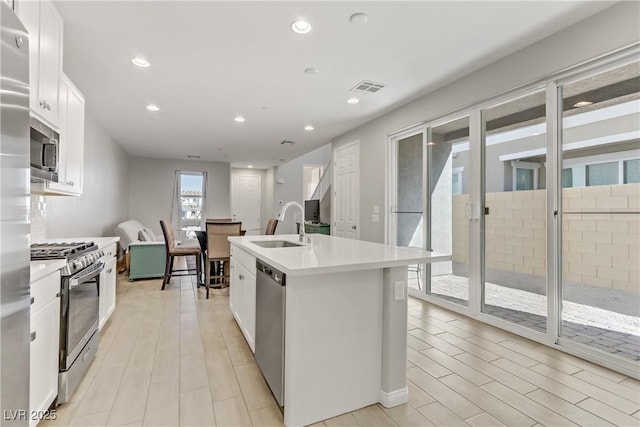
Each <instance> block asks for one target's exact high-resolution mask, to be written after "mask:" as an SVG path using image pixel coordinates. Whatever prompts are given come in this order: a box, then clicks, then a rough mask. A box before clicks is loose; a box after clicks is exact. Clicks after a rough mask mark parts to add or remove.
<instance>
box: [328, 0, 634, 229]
mask: <svg viewBox="0 0 640 427" xmlns="http://www.w3.org/2000/svg"><path fill="white" fill-rule="evenodd" d="M639 14H640V3H638V2H620V3H618V4H616V5H614V6H612V7H610V8H608V9H606V10H604V11H603V12H601V13H599V14H597V15H594V16H592V17H590V18H588V19H586V20H584V21H582V22H579V23H578V24H576V25H573V26H571V27H569V28H567V29H565V30H563V31H561V32H558V33H556V34H554V35H552V36H550V37H548V38H546V39H544V40H541V41H540V42H538V43H535V44H533V45H531V46H529V47H527V48H525V49H522V50H521V51H519V52H517V53H515V54H513V55H510V56H508V57H506V58H504V59H502V60H500V61H497V62H495V63H493V64H491V65H489V66H487V67H485V68H483V69H481V70H479V71H477V72H475V73H473V74H471V75H469V76H467V77H464V78H462V79H460V80H458V81H456V82H454V83H452V84H450V85H447V86H445V87H443V88H440V89H438V90H436V91H434V92H432V93H430V94H427V95H425V96H423V97H421V98H418V99H417V100H415V101H413V102H411V103H409V104H407V105H404V106H402V107H400V108H397V109H396V110H393V111H391V112H390V113H387V114H385V115H383V116H381V117H379V118H377V119H375V120H373V121H371V122H369V123H367V124H365V125H363V126H361V127H359V128H357V129H354V130H352V131H350V132H347V133H346V134H344V135H341V136H339V137H337V138H335V139H334V140H333V148H334V149H335V148H338V147H340V146H342V145H345V144H347V143H349V142H352V141H354V140H360V212H361V215H362V218H361V221H360V224H361V226H360V238H361V239H363V240H370V241H377V242H383V241H384V236H385V230H384V226H385V225H384V224H385V219H384V218H380V222H379V223H373V222H371V218H368V214H369V212H371V211H372V206H373V205H380V206H385V190H384V189H385V175H386V174H385V173H384V171H385V169H386V167H387V165H386V157H385V153H386V151H387V135H388V134H390V133H393V132H395V131H397V130H400V129H403V128H406V127H408V126H411V125H413V124H415V123H419V122H422V121H426V120H431V119H435V118H438V117H440V116H443V115H445V114H447V113H449V112H452V111H455V110H457V109H460V108H464V107H467V106H469V105H472V104H474V103H476V102H479V101H481V100H483V99H486V98H488V97H491V96H494V95H497V94H500V93H502V92H505V91H508V90H510V89H513V88H515V87H517V86H520V85H523V84H527V83H528V82H532V81H535V80H538V79H540V78H542V77H544V76H546V75H549V74H552V73H555V72H559V71H561V70H563V69H565V68H567V67H570V66H574V65H577V64H579V63H581V62H583V61H586V60H589V59H592V58H595V57H598V56H600V55H603V54H606V53H608V52H611V51H613V50H616V49H619V48H622V47H624V46H628V45H630V44H632V43H637V42H638V39H639V36H638V34H640V28H639V27H640V24H639V22H638V15H639ZM469 42H470V43H473V40H469ZM421 54H423V55H428V54H429V52H421ZM385 211H386V210H385V209H382V210H381V215H384V212H385Z"/></svg>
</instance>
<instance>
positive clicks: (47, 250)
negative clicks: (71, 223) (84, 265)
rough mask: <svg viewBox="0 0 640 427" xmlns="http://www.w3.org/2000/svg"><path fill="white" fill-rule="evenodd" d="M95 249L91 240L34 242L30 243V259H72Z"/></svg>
mask: <svg viewBox="0 0 640 427" xmlns="http://www.w3.org/2000/svg"><path fill="white" fill-rule="evenodd" d="M97 249H98V247H97V246H96V245H95V244H94V243H93V242H70V243H57V242H56V243H34V244H32V245H31V259H32V260H42V259H66V260H72V259H75V258H78V257H80V256H82V255H85V254H87V253H89V252H93V251H95V250H97Z"/></svg>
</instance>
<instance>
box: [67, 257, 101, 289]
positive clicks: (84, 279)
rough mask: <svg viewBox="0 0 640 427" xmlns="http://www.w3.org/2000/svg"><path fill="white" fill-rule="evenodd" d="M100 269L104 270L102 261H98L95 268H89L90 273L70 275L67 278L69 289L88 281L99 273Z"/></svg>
mask: <svg viewBox="0 0 640 427" xmlns="http://www.w3.org/2000/svg"><path fill="white" fill-rule="evenodd" d="M102 270H104V262H102V261H100V262H99V263H98V265H97V267H96V268H92V269H91V272H90V273H88V274H86V275H84V276H80V277H72V278H71V279H70V280H69V289H73V288H75V287H77V286H80V285H81V284H83V283H85V282H88V281H89V280H91V279H93V278H94V277H97V276H99V275H100V273H102Z"/></svg>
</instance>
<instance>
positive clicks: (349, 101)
mask: <svg viewBox="0 0 640 427" xmlns="http://www.w3.org/2000/svg"><path fill="white" fill-rule="evenodd" d="M358 102H360V100H359V99H358V98H355V97H353V98H349V99H347V104H357V103H358Z"/></svg>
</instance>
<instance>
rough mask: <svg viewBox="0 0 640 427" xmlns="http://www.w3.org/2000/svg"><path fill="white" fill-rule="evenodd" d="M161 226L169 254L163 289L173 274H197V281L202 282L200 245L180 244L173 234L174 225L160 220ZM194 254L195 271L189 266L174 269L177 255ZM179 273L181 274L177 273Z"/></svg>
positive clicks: (167, 253) (166, 251)
mask: <svg viewBox="0 0 640 427" xmlns="http://www.w3.org/2000/svg"><path fill="white" fill-rule="evenodd" d="M160 227H162V234H163V235H164V247H165V253H166V255H167V259H166V263H165V268H164V277H163V279H162V290H164V288H165V286H166V285H167V284H168V283H169V282H170V281H171V277H173V276H194V275H195V276H196V282H197V283H200V279H201V274H202V261H201V259H200V254H201V252H202V251H201V250H200V247H199V246H187V245H184V246H182V245H178V244H176V241H175V238H174V235H173V227H171V224H170V223H169V222H168V221H165V220H160ZM191 255H194V256H195V257H196V270H195V272H193V271H194V270H193V269H190V268H189V267H188V266H187V268H184V269H179V270H174V269H173V260H174V259H175V257H177V256H191ZM176 273H179V274H176Z"/></svg>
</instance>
